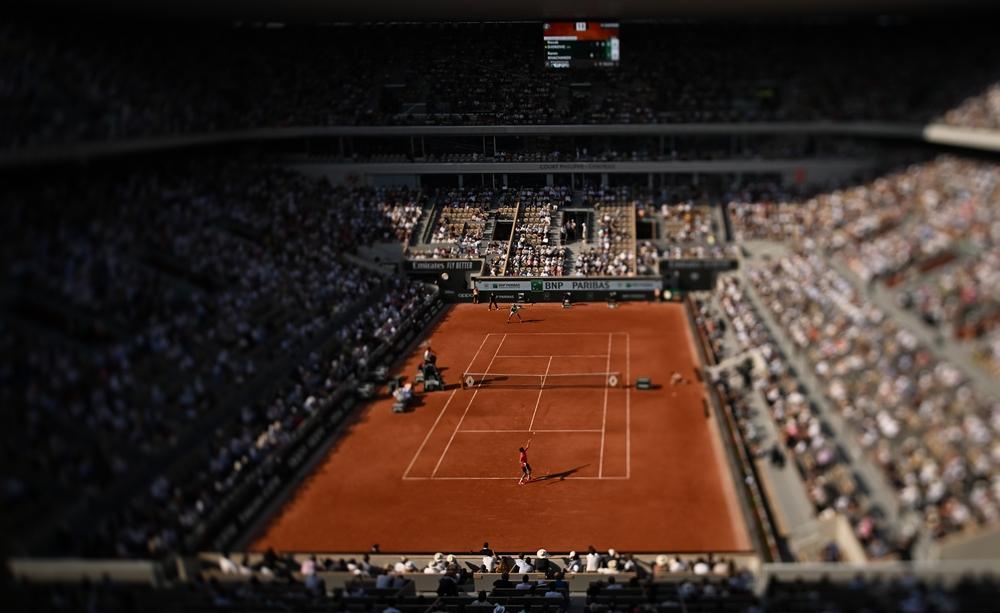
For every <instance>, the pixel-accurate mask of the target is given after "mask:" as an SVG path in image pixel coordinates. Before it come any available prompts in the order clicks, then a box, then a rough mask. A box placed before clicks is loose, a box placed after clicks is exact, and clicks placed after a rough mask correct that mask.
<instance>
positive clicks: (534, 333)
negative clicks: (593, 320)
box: [495, 332, 628, 336]
mask: <svg viewBox="0 0 1000 613" xmlns="http://www.w3.org/2000/svg"><path fill="white" fill-rule="evenodd" d="M495 334H500V333H499V332H496V333H495ZM508 334H509V336H528V335H535V336H553V335H554V336H583V335H588V336H604V335H605V334H628V332H610V333H609V332H510V333H508Z"/></svg>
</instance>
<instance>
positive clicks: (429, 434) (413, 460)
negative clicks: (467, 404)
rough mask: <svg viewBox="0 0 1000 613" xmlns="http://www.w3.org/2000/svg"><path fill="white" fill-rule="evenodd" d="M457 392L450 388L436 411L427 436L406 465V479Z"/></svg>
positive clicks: (404, 475) (404, 474) (404, 476)
mask: <svg viewBox="0 0 1000 613" xmlns="http://www.w3.org/2000/svg"><path fill="white" fill-rule="evenodd" d="M457 392H458V389H453V390H451V396H448V401H447V402H445V403H444V407H443V408H442V409H441V412H440V413H438V416H437V419H435V420H434V425H433V426H431V429H430V430H428V431H427V436H425V437H424V442H422V443H420V447H418V448H417V452H416V453H414V454H413V459H412V460H410V465H409V466H407V467H406V472H404V473H403V478H404V479H406V476H407V475H409V474H410V470H411V469H412V468H413V465H414V464H415V463H416V461H417V458H418V457H420V452H421V451H423V450H424V445H426V444H427V441H428V440H430V438H431V433H433V432H434V429H435V428H437V425H438V422H439V421H441V417H442V416H444V412H445V411H447V410H448V405H449V404H451V399H452V398H454V397H455V394H456V393H457Z"/></svg>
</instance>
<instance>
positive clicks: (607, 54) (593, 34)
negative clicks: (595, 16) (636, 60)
mask: <svg viewBox="0 0 1000 613" xmlns="http://www.w3.org/2000/svg"><path fill="white" fill-rule="evenodd" d="M543 33H544V34H543V36H544V38H545V67H546V68H556V69H567V68H593V67H613V66H617V65H618V58H619V57H621V43H620V40H619V38H618V24H617V23H606V22H597V21H550V22H546V23H545V24H544V25H543Z"/></svg>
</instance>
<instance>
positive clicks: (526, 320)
mask: <svg viewBox="0 0 1000 613" xmlns="http://www.w3.org/2000/svg"><path fill="white" fill-rule="evenodd" d="M540 321H542V320H541V319H522V320H521V321H520V323H522V324H537V323H538V322H540Z"/></svg>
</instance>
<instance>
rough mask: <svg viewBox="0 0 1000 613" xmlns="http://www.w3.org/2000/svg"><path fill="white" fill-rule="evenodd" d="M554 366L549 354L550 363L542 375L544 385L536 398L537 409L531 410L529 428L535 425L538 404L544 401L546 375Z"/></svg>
mask: <svg viewBox="0 0 1000 613" xmlns="http://www.w3.org/2000/svg"><path fill="white" fill-rule="evenodd" d="M550 368H552V356H549V363H548V364H546V365H545V374H544V375H542V385H541V386H540V387H539V388H538V398H536V399H535V410H534V411H532V412H531V421H530V422H529V423H528V430H529V431H530V430H532V429H533V428H534V426H535V415H537V414H538V405H539V403H541V402H542V392H544V391H545V377H547V376H549V369H550Z"/></svg>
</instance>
